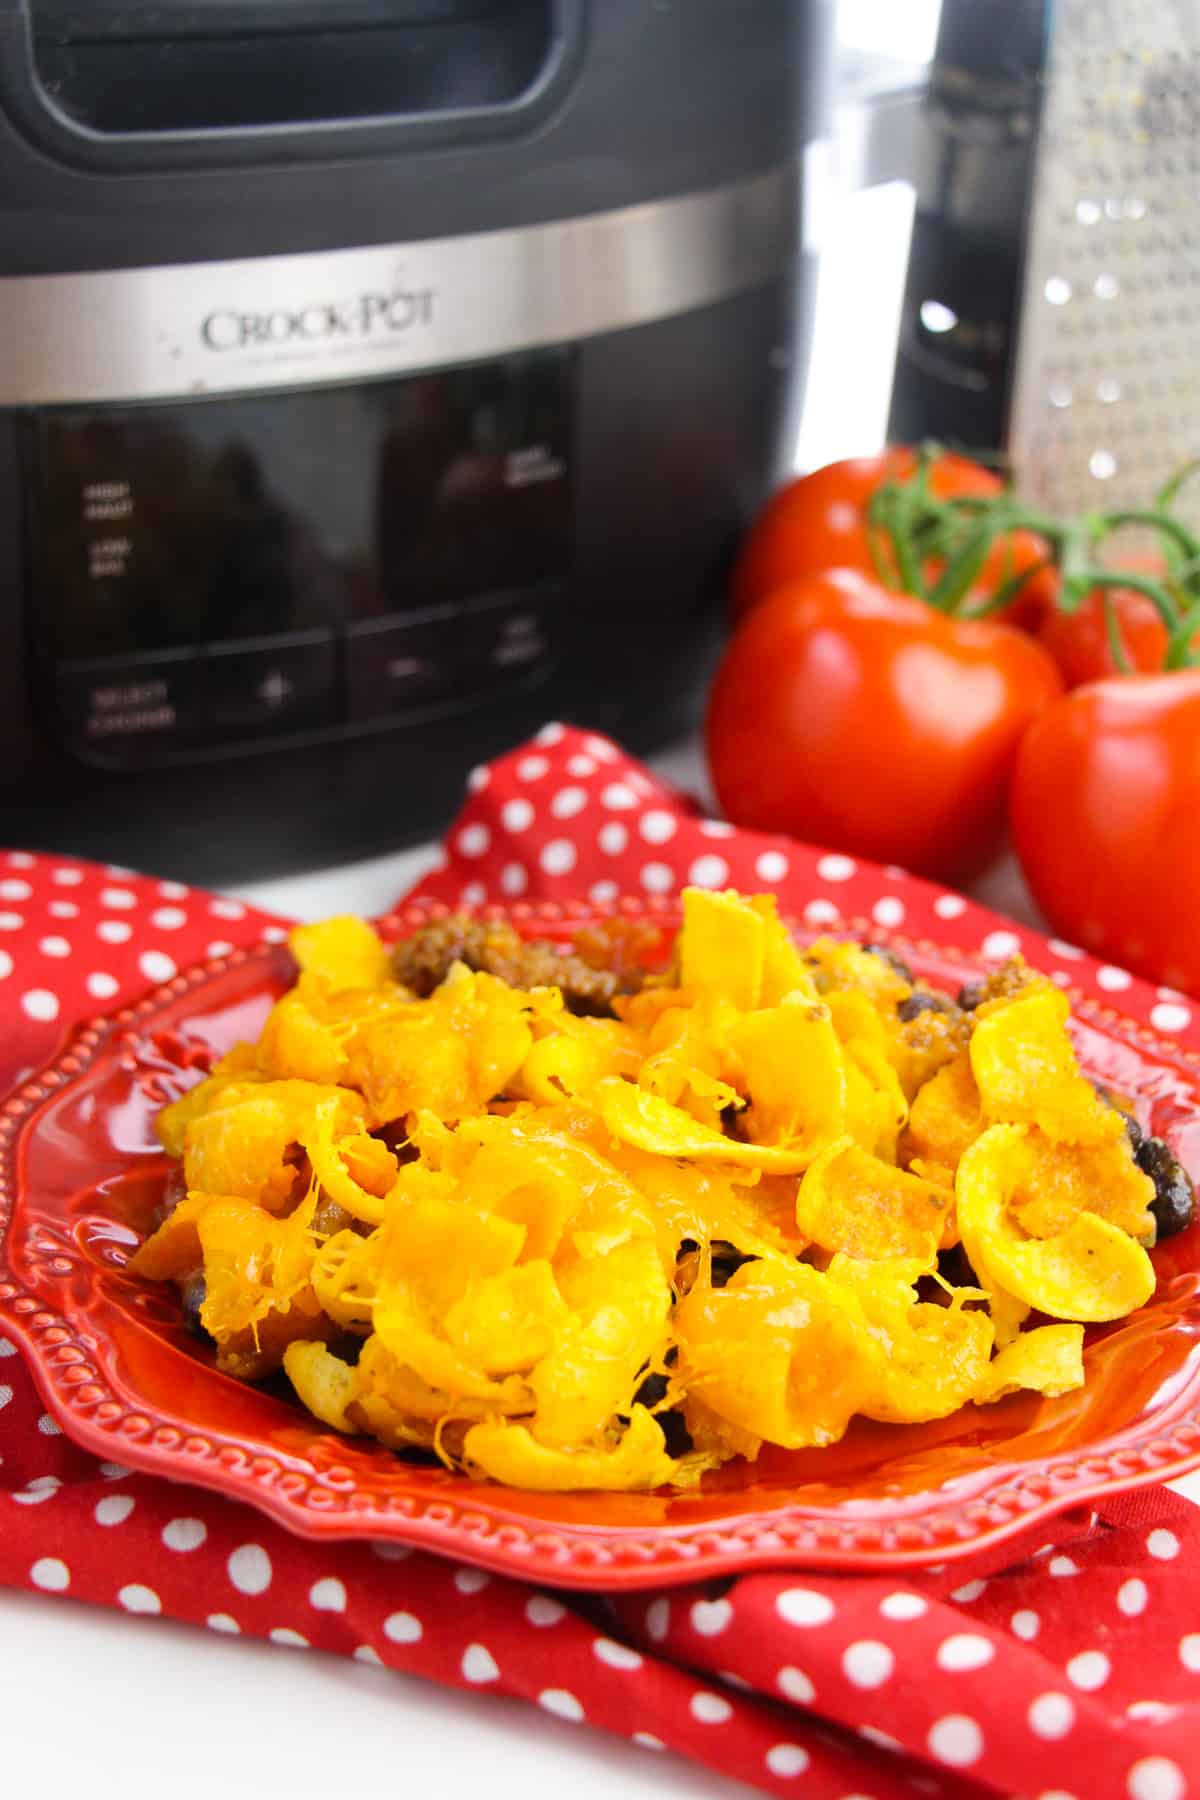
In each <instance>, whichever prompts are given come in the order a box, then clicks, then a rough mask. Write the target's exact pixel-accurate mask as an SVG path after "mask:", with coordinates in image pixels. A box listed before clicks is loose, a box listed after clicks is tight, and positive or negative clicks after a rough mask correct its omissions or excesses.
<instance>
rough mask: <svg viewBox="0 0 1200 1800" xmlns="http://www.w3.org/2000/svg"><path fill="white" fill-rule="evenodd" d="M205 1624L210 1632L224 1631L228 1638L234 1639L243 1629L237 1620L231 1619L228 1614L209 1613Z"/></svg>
mask: <svg viewBox="0 0 1200 1800" xmlns="http://www.w3.org/2000/svg"><path fill="white" fill-rule="evenodd" d="M204 1623H205V1624H206V1625H207V1626H208V1629H209V1630H210V1631H223V1632H224V1633H225V1635H226V1636H227V1637H233V1636H234V1635H235V1634H236V1633H238V1632H240V1631H241V1629H242V1628H241V1626H240V1625H239V1624H238V1622H237V1620H236V1619H231V1618H230V1616H229V1614H228V1613H209V1615H208V1617H207V1619H206V1620H205V1621H204Z"/></svg>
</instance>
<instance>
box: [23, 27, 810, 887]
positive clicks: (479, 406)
mask: <svg viewBox="0 0 1200 1800" xmlns="http://www.w3.org/2000/svg"><path fill="white" fill-rule="evenodd" d="M826 12H827V8H826V7H825V6H824V5H822V4H819V3H812V4H810V3H807V0H755V4H754V5H753V6H751V7H746V6H742V5H734V4H730V0H686V3H683V0H602V3H601V0H591V3H589V0H154V3H153V4H151V3H149V0H86V4H85V3H77V4H70V3H69V0H0V343H2V344H3V353H2V355H0V592H2V593H3V595H4V604H3V605H2V606H0V633H2V644H0V749H2V756H0V783H2V792H3V811H4V823H5V830H6V834H7V836H8V838H9V841H20V842H23V843H27V844H33V845H45V846H49V847H52V848H60V849H69V850H71V851H73V852H76V853H80V854H92V855H97V856H100V857H102V858H105V859H111V858H116V859H118V860H120V861H123V862H140V863H142V864H144V865H147V866H151V867H153V868H155V869H157V870H160V871H162V872H163V873H165V874H170V875H181V876H184V877H185V878H195V879H204V880H208V881H219V880H223V879H234V878H237V879H246V878H248V877H252V876H257V875H262V874H266V873H269V872H272V871H277V870H282V869H285V868H288V867H299V866H305V865H307V866H313V865H318V864H320V863H323V862H330V861H333V860H336V859H344V858H347V857H353V856H355V855H360V854H367V853H369V852H372V851H375V850H378V849H380V848H382V847H385V846H387V845H391V844H396V843H399V842H402V841H404V840H405V839H406V838H409V839H411V838H413V837H415V836H417V835H420V834H422V833H424V832H426V831H428V830H429V828H430V827H431V826H433V825H434V824H436V822H437V821H438V820H439V819H440V818H442V817H444V816H445V815H446V813H447V811H448V810H449V808H450V807H451V806H452V805H453V803H454V800H455V798H456V796H457V795H458V793H459V792H460V790H461V784H462V780H463V777H464V774H465V773H466V771H467V770H468V769H469V767H470V766H471V764H472V763H473V762H475V761H476V760H478V759H479V758H481V757H484V756H487V755H489V754H492V753H494V752H496V751H497V750H498V749H500V748H502V747H503V746H504V745H505V744H506V743H507V742H511V741H514V740H515V739H516V738H518V737H519V736H520V735H522V734H523V733H525V732H526V731H528V730H529V729H530V727H531V726H534V725H536V724H537V723H539V722H540V721H543V720H545V719H547V718H551V717H556V716H565V717H569V718H571V719H573V720H575V721H578V722H581V723H585V724H588V725H591V726H596V727H601V728H606V729H608V730H611V731H613V732H615V733H618V734H619V735H620V736H621V737H622V738H623V739H624V740H625V741H626V742H627V743H629V744H630V745H631V746H632V747H634V748H637V749H645V748H647V747H650V746H651V745H652V744H653V743H654V741H655V740H661V739H664V738H665V737H666V736H667V735H668V734H669V733H672V732H674V731H677V730H679V729H681V727H682V726H683V724H684V723H685V721H686V719H687V717H688V715H689V710H690V708H692V707H693V706H694V704H695V700H696V696H697V693H698V691H699V686H700V682H701V677H702V673H703V669H704V667H705V664H706V660H707V659H708V657H709V656H710V654H711V648H712V644H713V640H714V635H715V631H716V629H717V621H718V620H719V615H720V610H721V592H722V584H723V579H724V575H725V571H726V567H727V562H728V558H729V555H730V552H731V549H732V546H733V544H734V543H735V541H736V537H737V534H738V531H739V527H740V526H741V525H742V524H743V522H744V521H745V519H746V517H747V514H748V513H749V512H750V510H751V509H752V508H753V507H754V506H755V504H756V503H757V501H758V500H759V499H760V498H761V496H762V494H763V492H764V490H765V488H766V486H767V485H768V483H769V482H770V480H771V479H772V477H773V475H774V474H775V473H776V471H777V469H778V467H779V457H780V451H781V447H782V445H783V444H784V441H785V433H786V431H787V429H788V414H789V400H790V399H794V397H795V394H796V389H797V382H796V372H797V370H798V368H800V367H801V366H802V361H803V350H804V342H803V340H804V336H805V330H804V325H803V320H804V317H805V309H804V305H803V300H804V293H805V282H804V276H803V260H802V259H801V258H799V257H798V254H797V247H798V243H799V241H800V225H801V218H800V211H801V208H800V187H801V184H800V182H799V180H798V174H799V170H800V165H801V160H802V152H803V149H804V146H805V145H806V144H807V143H808V142H809V141H810V140H811V139H812V138H813V137H814V136H815V135H816V134H817V132H818V130H819V124H820V115H821V100H820V85H821V84H820V80H819V76H820V72H821V70H822V69H823V67H824V54H823V51H824V42H823V39H824V26H825V25H826V23H827V19H826Z"/></svg>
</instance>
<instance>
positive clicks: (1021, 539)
mask: <svg viewBox="0 0 1200 1800" xmlns="http://www.w3.org/2000/svg"><path fill="white" fill-rule="evenodd" d="M915 467H916V456H915V455H914V453H913V451H912V450H910V449H906V448H902V447H900V448H895V449H891V450H885V451H883V452H882V453H881V454H880V455H878V456H861V457H855V458H854V459H852V460H850V461H848V462H835V463H829V464H827V465H826V467H825V468H823V469H814V470H813V472H812V474H811V475H801V476H798V477H797V479H796V480H794V481H789V482H787V483H786V484H785V486H783V487H781V488H779V489H777V491H776V492H775V493H774V494H773V495H772V496H771V498H770V499H769V500H768V501H767V504H766V506H765V507H764V508H763V510H762V512H761V513H760V514H759V516H758V518H757V519H756V520H755V522H754V524H753V525H752V526H751V528H750V531H749V532H748V534H747V536H746V537H745V539H744V540H743V543H742V548H741V552H740V554H739V556H738V561H737V565H736V567H735V568H734V572H733V583H732V596H731V605H732V611H733V617H734V620H735V621H738V620H740V619H742V618H744V617H745V615H746V613H748V612H749V611H750V610H751V608H752V607H754V606H757V605H758V604H759V602H760V601H761V600H764V599H765V598H766V597H767V595H768V594H769V593H771V592H773V590H774V589H775V588H777V587H781V586H783V585H784V584H785V583H787V582H791V581H799V580H801V579H802V578H803V577H804V576H807V575H816V574H819V573H820V572H821V571H822V570H824V569H860V570H861V571H862V572H863V573H864V574H867V575H871V574H875V573H876V570H875V564H874V562H873V560H872V557H871V552H870V548H869V546H868V542H867V529H866V510H867V503H868V501H869V500H870V498H871V495H872V494H873V493H874V492H875V490H876V488H877V487H879V486H880V485H881V484H882V483H883V482H884V481H887V480H903V479H905V478H906V477H907V476H910V475H911V474H912V472H913V470H914V468H915ZM930 488H931V490H932V492H933V493H934V494H936V495H937V496H938V498H939V499H942V500H951V499H953V498H955V496H957V495H960V494H978V495H984V496H991V495H995V494H999V493H1001V492H1002V491H1003V483H1002V482H1001V480H1000V478H999V476H997V475H996V474H994V473H993V471H992V470H991V469H985V468H982V467H981V466H980V464H978V463H974V462H971V461H969V460H968V459H967V458H966V457H965V456H955V455H953V454H952V453H950V452H947V453H946V454H945V455H943V456H939V457H938V459H937V461H936V462H935V463H934V464H933V467H932V469H931V471H930ZM1043 554H1044V551H1043V548H1042V545H1041V543H1040V541H1039V540H1038V539H1037V538H1036V537H1033V536H1032V535H1031V534H1030V533H1029V532H1014V533H1012V534H1011V536H1010V537H1009V538H1007V539H1002V540H1000V541H999V542H998V543H997V544H996V546H995V547H994V548H993V550H992V551H991V553H990V554H989V556H988V559H987V562H986V563H985V564H984V567H983V570H982V571H981V573H980V576H979V579H978V581H977V583H976V585H975V589H974V592H973V595H972V601H973V603H976V604H978V603H981V602H983V601H986V600H987V599H988V598H989V597H990V595H991V593H992V592H993V591H994V589H995V588H996V587H997V586H998V585H999V584H1000V582H1001V581H1003V580H1004V579H1006V578H1007V576H1008V575H1010V574H1012V573H1013V571H1014V570H1015V569H1017V568H1021V567H1025V568H1031V567H1032V566H1033V564H1034V563H1036V562H1040V561H1041V559H1042V556H1043ZM925 573H926V576H927V577H933V576H936V573H937V569H936V566H935V565H933V564H929V565H927V567H926V571H925ZM1041 580H1042V578H1041V577H1040V576H1035V577H1033V578H1032V580H1031V582H1030V583H1029V584H1028V586H1027V587H1026V588H1025V589H1022V591H1021V595H1020V597H1019V601H1018V607H1019V609H1020V614H1021V620H1022V622H1025V620H1026V619H1027V618H1028V617H1030V616H1032V615H1037V616H1040V612H1041V609H1042V607H1043V606H1044V605H1045V604H1046V601H1047V599H1048V597H1049V593H1048V591H1047V590H1046V588H1045V587H1044V585H1043V586H1038V583H1039V582H1040V581H1041ZM1049 591H1051V592H1052V589H1051V590H1049Z"/></svg>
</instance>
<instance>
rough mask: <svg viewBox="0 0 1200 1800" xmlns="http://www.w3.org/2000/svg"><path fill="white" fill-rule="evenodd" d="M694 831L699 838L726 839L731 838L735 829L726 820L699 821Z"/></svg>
mask: <svg viewBox="0 0 1200 1800" xmlns="http://www.w3.org/2000/svg"><path fill="white" fill-rule="evenodd" d="M696 829H697V831H699V833H700V836H701V837H707V838H727V837H732V836H733V834H734V830H735V827H734V826H732V825H731V824H730V823H729V820H728V819H701V821H700V823H699V825H698V826H697V827H696Z"/></svg>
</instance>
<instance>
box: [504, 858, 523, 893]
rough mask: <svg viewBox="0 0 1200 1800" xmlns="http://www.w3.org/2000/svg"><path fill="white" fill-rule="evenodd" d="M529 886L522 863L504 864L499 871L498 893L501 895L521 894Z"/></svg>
mask: <svg viewBox="0 0 1200 1800" xmlns="http://www.w3.org/2000/svg"><path fill="white" fill-rule="evenodd" d="M528 886H529V873H528V871H527V870H526V867H525V865H524V863H519V862H510V863H505V865H504V867H503V868H502V869H501V871H500V892H501V893H502V894H523V893H524V892H525V889H526V888H527V887H528Z"/></svg>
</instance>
